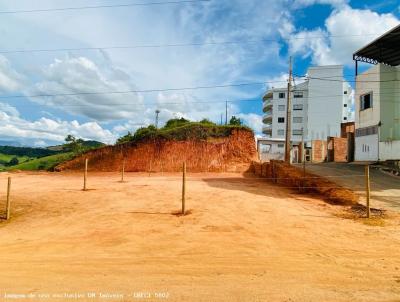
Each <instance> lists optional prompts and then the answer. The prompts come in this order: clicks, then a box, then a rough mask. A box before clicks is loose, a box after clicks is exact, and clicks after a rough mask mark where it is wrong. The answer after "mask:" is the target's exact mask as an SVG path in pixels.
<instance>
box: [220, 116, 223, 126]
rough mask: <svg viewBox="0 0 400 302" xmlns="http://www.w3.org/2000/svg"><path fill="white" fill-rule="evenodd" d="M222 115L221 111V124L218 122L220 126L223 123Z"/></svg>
mask: <svg viewBox="0 0 400 302" xmlns="http://www.w3.org/2000/svg"><path fill="white" fill-rule="evenodd" d="M222 116H223V114H222V113H221V124H220V125H221V126H222V125H223V122H222Z"/></svg>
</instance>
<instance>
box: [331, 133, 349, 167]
mask: <svg viewBox="0 0 400 302" xmlns="http://www.w3.org/2000/svg"><path fill="white" fill-rule="evenodd" d="M347 150H348V148H347V138H342V137H329V138H328V158H327V161H330V162H332V161H333V162H336V163H346V162H347V161H348V157H347Z"/></svg>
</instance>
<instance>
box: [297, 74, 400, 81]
mask: <svg viewBox="0 0 400 302" xmlns="http://www.w3.org/2000/svg"><path fill="white" fill-rule="evenodd" d="M296 77H298V78H305V79H313V80H320V81H328V82H341V83H386V82H399V81H400V80H384V81H382V80H377V81H374V80H363V81H361V80H335V79H329V78H328V77H310V76H306V75H303V76H300V75H296Z"/></svg>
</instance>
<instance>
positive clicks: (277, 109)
mask: <svg viewBox="0 0 400 302" xmlns="http://www.w3.org/2000/svg"><path fill="white" fill-rule="evenodd" d="M291 100H292V108H291V109H292V111H291V113H292V114H291V142H292V145H293V146H294V147H295V148H294V152H295V153H293V154H292V158H294V161H297V153H296V152H297V151H296V146H298V145H299V144H300V143H301V141H302V136H303V135H304V137H303V139H304V142H305V144H306V147H309V148H310V147H311V141H312V140H326V139H327V137H329V136H340V135H341V124H342V123H346V122H349V121H351V120H352V118H353V117H352V112H351V111H352V108H351V107H352V88H351V86H350V85H349V84H348V83H347V82H346V81H344V79H343V66H341V65H335V66H318V67H311V68H309V69H308V77H307V80H306V81H305V82H303V83H300V84H297V85H294V87H293V88H292V91H291ZM286 105H287V88H271V89H270V90H268V91H267V92H266V93H265V95H264V97H263V111H264V116H263V123H264V127H263V129H262V130H263V133H264V134H265V135H266V136H267V138H266V139H267V141H268V144H267V145H269V148H268V153H270V154H271V157H273V158H279V156H277V154H284V152H285V145H284V139H285V136H286V116H287V108H286Z"/></svg>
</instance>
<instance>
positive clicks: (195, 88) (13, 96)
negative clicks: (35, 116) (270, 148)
mask: <svg viewBox="0 0 400 302" xmlns="http://www.w3.org/2000/svg"><path fill="white" fill-rule="evenodd" d="M267 83H286V81H265V82H248V83H238V84H225V85H211V86H195V87H183V88H165V89H144V90H125V91H101V92H96V91H92V92H71V93H55V94H36V95H9V96H0V99H4V98H35V97H56V96H76V95H100V94H128V93H149V92H167V91H182V90H197V89H213V88H227V87H241V86H252V85H265V84H267Z"/></svg>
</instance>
